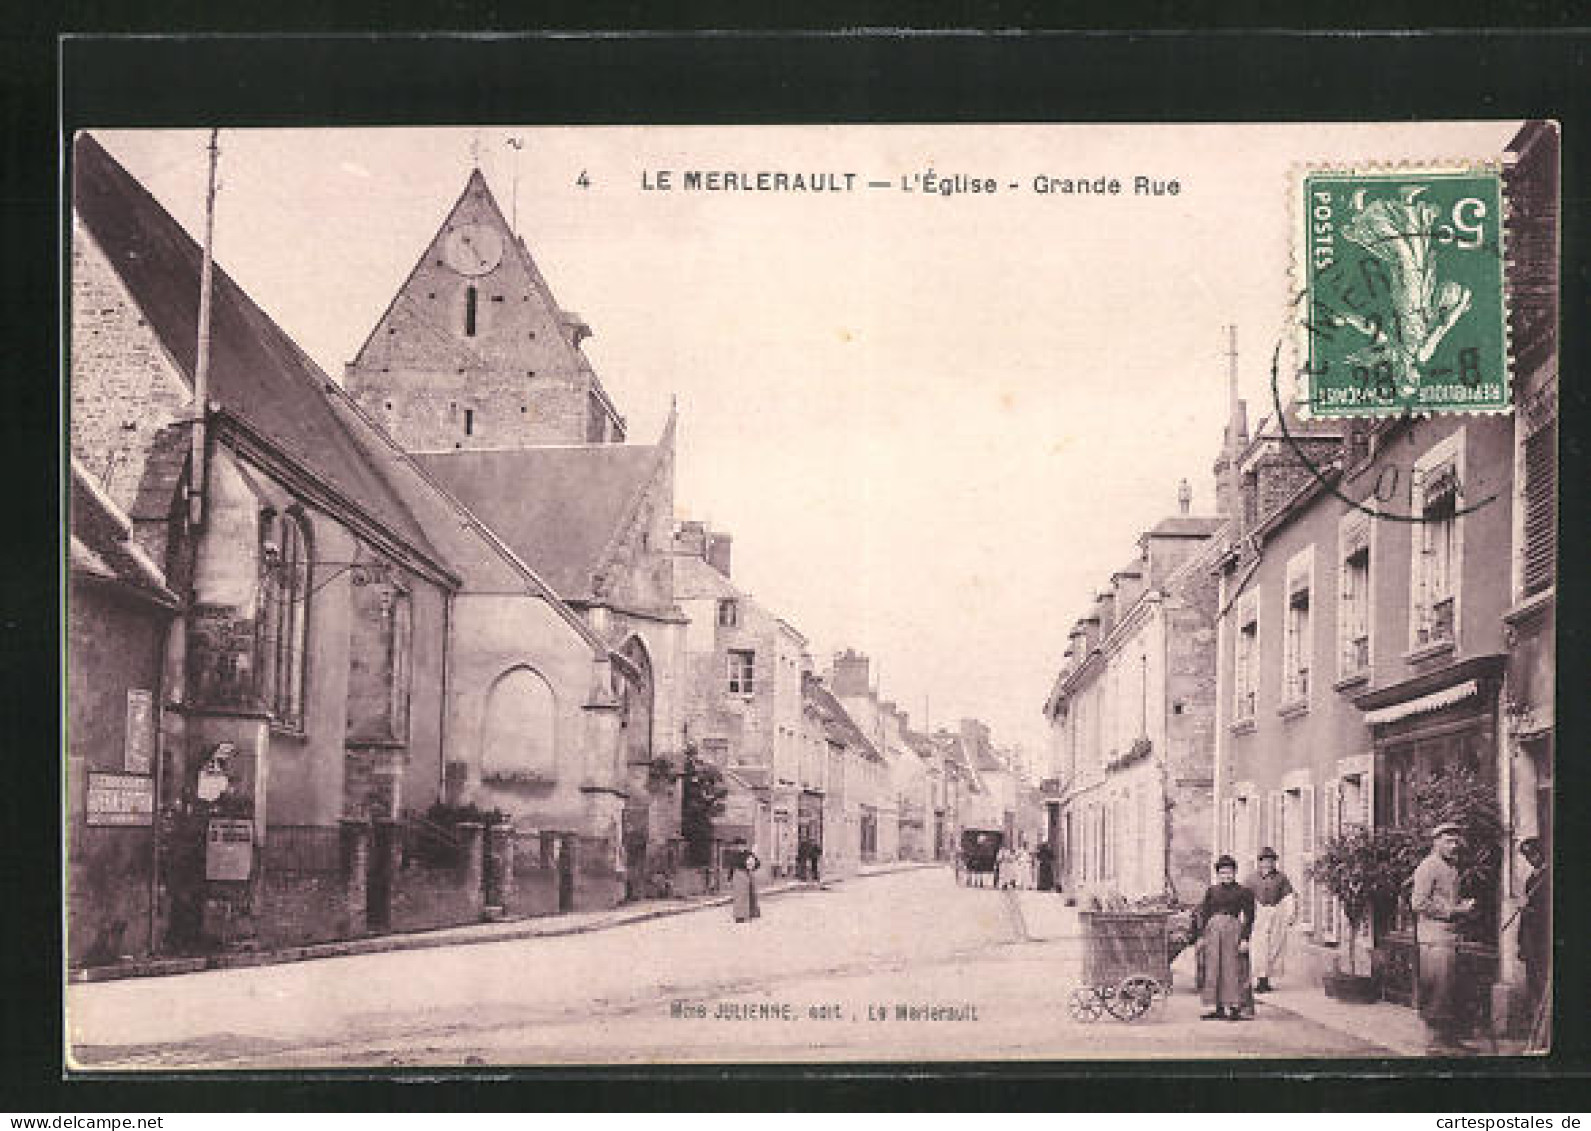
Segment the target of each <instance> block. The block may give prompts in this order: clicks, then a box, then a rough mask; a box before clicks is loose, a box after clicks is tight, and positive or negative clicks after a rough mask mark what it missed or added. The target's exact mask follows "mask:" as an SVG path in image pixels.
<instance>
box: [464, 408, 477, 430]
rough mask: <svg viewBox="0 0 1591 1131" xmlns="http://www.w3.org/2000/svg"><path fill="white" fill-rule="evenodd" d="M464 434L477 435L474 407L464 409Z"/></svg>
mask: <svg viewBox="0 0 1591 1131" xmlns="http://www.w3.org/2000/svg"><path fill="white" fill-rule="evenodd" d="M464 435H466V436H473V435H475V410H474V409H473V408H467V409H465V410H464Z"/></svg>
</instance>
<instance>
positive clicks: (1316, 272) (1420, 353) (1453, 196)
mask: <svg viewBox="0 0 1591 1131" xmlns="http://www.w3.org/2000/svg"><path fill="white" fill-rule="evenodd" d="M1302 187H1303V197H1304V199H1303V205H1304V240H1303V244H1302V246H1303V249H1304V252H1305V258H1304V263H1303V264H1302V269H1303V273H1304V293H1303V295H1302V296H1301V297H1302V298H1303V300H1304V307H1303V318H1302V334H1303V340H1302V342H1301V344H1300V354H1301V357H1300V362H1301V365H1300V369H1301V371H1302V375H1303V376H1304V378H1305V381H1304V386H1305V387H1304V389H1302V390H1301V392H1303V394H1304V398H1305V401H1306V405H1307V411H1308V413H1309V415H1311V416H1315V417H1332V416H1382V415H1389V414H1390V415H1397V414H1400V413H1403V412H1406V411H1407V412H1438V411H1443V410H1446V411H1456V412H1500V411H1506V410H1507V409H1508V408H1509V406H1510V400H1509V391H1508V384H1509V382H1508V344H1507V340H1506V334H1505V327H1506V322H1505V312H1504V305H1503V242H1502V241H1503V206H1502V190H1501V180H1500V177H1499V175H1498V173H1497V171H1496V170H1495V169H1492V168H1473V169H1449V170H1444V171H1427V170H1419V169H1394V170H1376V171H1372V172H1343V171H1333V172H1308V173H1305V174H1304V177H1303V186H1302Z"/></svg>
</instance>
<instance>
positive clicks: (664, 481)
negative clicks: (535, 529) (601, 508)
mask: <svg viewBox="0 0 1591 1131" xmlns="http://www.w3.org/2000/svg"><path fill="white" fill-rule="evenodd" d="M669 440H670V438H669V437H665V440H664V443H662V444H660V445H659V446H658V448H657V461H656V462H655V463H654V464H653V466H652V473H651V476H650V477H649V478H648V479H646V481H645V482H644V483H643V484H642V485H641V487H640V490H639V491H638V492H637V493H636V496H635V498H634V500H633V503H632V505H631V507H630V508H629V510H628V511H627V513H626V514H625V515H624V517H623V519H622V520H621V521H620V523H619V525H618V527H617V529H616V530H615V531H614V533H613V537H612V539H611V540H610V541H609V542H608V544H607V546H606V547H604V549H603V552H602V555H601V556H600V557H599V558H598V560H597V567H596V571H595V580H596V585H595V586H594V588H595V589H596V591H597V594H598V595H599V596H600V597H602V598H605V599H607V600H610V601H612V602H614V603H615V604H617V605H620V606H623V607H627V608H634V609H650V610H658V611H666V610H668V609H671V608H672V607H673V605H674V560H673V557H672V556H671V555H670V553H669V551H670V549H671V548H672V544H673V530H674V451H673V445H672V443H671V442H669Z"/></svg>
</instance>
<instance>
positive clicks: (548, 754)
mask: <svg viewBox="0 0 1591 1131" xmlns="http://www.w3.org/2000/svg"><path fill="white" fill-rule="evenodd" d="M556 718H557V716H556V704H555V701H554V699H553V694H552V688H551V687H550V686H549V685H548V683H547V681H546V680H545V679H543V678H542V676H541V674H540V673H539V672H536V671H533V670H532V669H530V668H514V669H513V670H511V671H508V672H506V673H504V674H503V675H502V676H501V677H499V678H498V680H497V682H496V683H494V684H493V685H492V689H491V691H490V692H489V693H488V694H487V697H486V719H485V725H484V726H483V727H482V731H481V777H482V778H485V779H492V778H498V779H503V778H507V779H515V778H519V779H530V780H552V779H554V778H556V777H557V773H558V755H557V746H556V743H555V736H556V731H557V727H556Z"/></svg>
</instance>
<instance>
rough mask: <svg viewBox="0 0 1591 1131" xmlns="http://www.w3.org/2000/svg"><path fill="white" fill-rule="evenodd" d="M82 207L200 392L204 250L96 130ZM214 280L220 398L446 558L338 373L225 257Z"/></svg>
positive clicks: (79, 184)
mask: <svg viewBox="0 0 1591 1131" xmlns="http://www.w3.org/2000/svg"><path fill="white" fill-rule="evenodd" d="M73 206H74V208H75V209H76V211H77V214H78V216H79V217H80V218H81V219H82V222H83V224H84V225H85V226H86V227H87V229H88V231H89V232H90V233H91V234H92V235H93V237H94V240H95V242H97V243H98V245H99V247H100V249H101V250H102V251H103V252H104V253H105V256H106V258H107V259H108V260H109V261H110V263H111V265H112V266H113V267H114V269H115V271H116V273H117V275H118V276H119V277H120V278H121V281H122V283H123V285H124V286H125V287H126V288H127V291H128V293H129V294H130V295H131V296H132V298H133V300H134V302H136V303H137V304H138V308H139V310H140V312H141V313H142V314H143V316H144V318H145V319H146V320H147V321H148V323H149V326H150V328H151V329H152V330H153V331H154V333H155V334H156V336H157V337H158V338H159V339H160V343H161V345H162V346H163V347H164V349H165V351H166V353H167V355H168V356H169V357H170V358H171V361H172V363H173V364H174V365H175V367H176V368H177V370H178V372H179V373H180V375H181V377H182V378H183V379H184V380H185V381H187V382H188V384H189V386H190V388H191V387H192V383H193V372H194V362H195V356H196V354H197V352H198V312H199V279H200V274H201V271H202V265H203V252H202V249H201V248H200V247H199V245H198V244H197V243H196V242H195V241H194V239H193V238H192V237H191V236H189V235H188V233H187V232H186V231H184V230H183V228H182V225H180V224H178V223H177V221H176V220H175V219H173V218H172V216H171V214H170V213H168V212H167V211H166V210H165V209H164V208H163V207H161V205H160V203H159V202H158V201H157V200H156V199H155V198H154V197H153V196H152V195H150V193H149V191H148V190H147V189H146V188H144V186H143V185H141V184H139V183H138V181H137V180H136V179H134V178H133V176H132V175H131V174H130V173H128V172H127V170H126V169H124V168H122V166H121V165H120V164H119V163H118V162H117V161H116V159H115V158H114V157H112V156H111V155H110V154H109V153H108V152H106V150H105V149H104V147H103V146H101V145H100V143H99V142H98V141H96V140H95V139H94V138H93V137H92V136H91V135H89V134H87V133H84V134H80V135H79V136H78V138H77V140H76V143H75V144H74V146H73ZM240 222H241V221H240ZM213 286H214V289H213V291H212V298H211V324H210V370H209V390H208V396H209V399H210V401H211V402H212V403H214V404H217V405H219V406H220V407H221V408H222V409H224V410H225V411H226V412H228V413H229V414H231V415H233V416H235V417H237V418H238V419H240V420H241V421H243V422H244V423H245V424H247V425H249V426H251V427H252V428H253V429H255V430H256V431H258V432H259V433H260V434H261V435H263V436H264V437H265V438H266V439H268V440H269V441H270V442H271V443H273V444H274V445H276V446H277V447H278V448H280V449H281V450H282V451H283V452H284V453H286V454H287V455H288V456H290V457H291V458H292V459H293V460H294V461H295V462H297V463H298V464H299V465H300V466H302V467H303V468H305V469H306V470H308V471H310V472H312V473H313V474H314V475H315V476H316V477H317V478H318V479H320V480H321V481H323V482H324V483H325V484H326V485H327V486H328V487H330V488H332V489H333V490H335V491H336V492H338V493H340V494H341V495H343V496H344V497H345V498H346V499H348V500H349V501H350V502H352V503H353V504H354V505H356V506H357V507H358V508H359V509H361V510H363V511H364V512H365V513H366V514H367V515H368V516H369V517H371V518H372V519H374V520H376V521H377V522H378V523H379V524H380V525H381V526H383V527H384V528H386V530H387V531H388V532H389V533H391V534H393V535H395V536H396V537H398V538H399V539H400V540H402V541H404V542H406V543H408V544H409V545H410V546H411V547H413V548H415V549H418V550H420V551H421V552H422V553H423V554H425V555H426V556H427V557H430V558H432V559H433V560H440V556H439V555H438V554H437V552H436V551H435V549H434V548H433V547H432V546H431V544H430V543H429V542H428V541H427V540H426V537H425V534H424V533H423V532H422V530H421V529H420V526H419V524H418V523H417V522H416V521H415V520H414V517H413V516H412V515H411V514H410V513H409V511H408V509H407V508H406V507H405V506H404V505H403V503H402V502H401V501H400V500H399V498H398V497H397V495H396V494H395V493H394V492H393V490H392V489H391V487H390V486H389V485H388V484H387V483H386V482H385V480H383V478H382V477H381V475H380V474H379V473H378V472H377V471H376V470H375V469H374V468H372V467H371V466H370V465H369V463H368V462H367V461H366V460H365V458H364V457H363V454H362V453H361V451H360V449H359V447H358V445H357V444H355V443H354V442H353V440H352V438H351V437H350V436H349V434H348V432H347V430H346V428H345V426H344V424H343V422H342V420H341V418H340V417H339V416H338V414H337V413H336V412H335V411H334V410H333V409H332V407H331V405H330V403H329V402H328V394H327V389H328V387H329V386H331V379H330V378H329V377H327V376H326V374H325V372H324V371H322V370H321V368H320V367H319V366H318V365H316V364H315V362H314V361H312V360H311V359H310V358H309V356H308V355H307V354H305V353H304V352H303V350H301V349H299V347H298V345H297V344H296V343H295V342H294V341H293V340H292V339H291V338H289V337H288V336H287V334H286V333H285V332H284V331H283V330H282V329H281V327H279V326H277V324H276V323H275V322H273V321H272V320H271V318H270V317H269V316H268V315H267V314H266V313H265V312H264V311H263V310H261V309H260V308H259V307H258V306H257V305H256V304H255V303H254V301H253V300H252V299H251V298H249V296H248V295H247V294H246V293H245V292H244V291H243V289H242V288H241V287H239V286H238V285H237V284H236V283H234V282H233V281H232V279H231V277H230V276H229V275H227V273H226V271H225V270H223V269H222V268H221V266H220V265H219V264H216V265H215V273H214V284H213Z"/></svg>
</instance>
